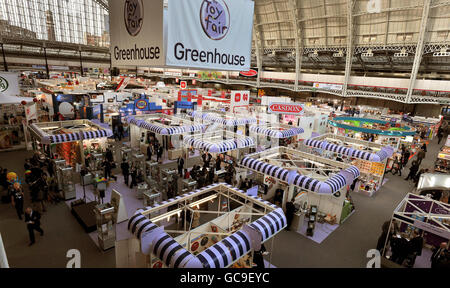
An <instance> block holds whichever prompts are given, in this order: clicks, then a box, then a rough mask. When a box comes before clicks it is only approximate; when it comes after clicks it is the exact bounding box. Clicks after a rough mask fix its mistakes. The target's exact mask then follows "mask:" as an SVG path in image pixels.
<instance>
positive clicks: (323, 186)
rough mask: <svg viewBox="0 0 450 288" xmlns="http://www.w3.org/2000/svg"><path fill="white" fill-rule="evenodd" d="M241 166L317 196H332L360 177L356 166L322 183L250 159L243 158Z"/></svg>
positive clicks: (294, 172)
mask: <svg viewBox="0 0 450 288" xmlns="http://www.w3.org/2000/svg"><path fill="white" fill-rule="evenodd" d="M241 165H242V166H245V167H247V168H250V169H253V170H255V171H258V172H260V173H263V174H266V175H270V176H272V177H275V178H277V179H280V180H282V181H284V182H287V183H288V184H293V185H296V186H298V187H301V188H303V189H306V190H309V191H312V192H316V193H319V194H334V193H336V192H337V191H339V190H340V189H342V188H343V187H344V186H346V185H349V184H351V183H352V182H353V180H355V179H356V178H358V177H359V176H360V174H359V169H358V168H357V167H356V166H350V167H349V168H347V169H344V170H342V171H340V172H339V173H338V174H336V175H334V176H332V177H330V178H329V179H328V180H326V181H325V182H322V181H319V180H316V179H314V178H311V177H308V176H304V175H301V174H299V173H297V172H296V171H294V170H292V171H289V170H287V169H285V168H282V167H278V166H275V165H272V164H269V163H266V162H262V161H259V160H257V159H253V158H250V157H244V158H243V159H242V161H241Z"/></svg>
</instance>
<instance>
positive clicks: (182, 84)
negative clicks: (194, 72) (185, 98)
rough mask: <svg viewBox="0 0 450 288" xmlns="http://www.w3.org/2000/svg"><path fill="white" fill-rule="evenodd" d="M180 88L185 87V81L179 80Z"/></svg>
mask: <svg viewBox="0 0 450 288" xmlns="http://www.w3.org/2000/svg"><path fill="white" fill-rule="evenodd" d="M180 88H181V89H186V88H187V82H186V81H181V82H180Z"/></svg>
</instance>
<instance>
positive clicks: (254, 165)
mask: <svg viewBox="0 0 450 288" xmlns="http://www.w3.org/2000/svg"><path fill="white" fill-rule="evenodd" d="M241 165H243V166H245V167H247V168H250V169H253V170H256V171H258V172H260V173H263V174H266V175H270V176H272V177H275V178H277V179H280V180H282V181H284V182H287V183H288V184H291V183H292V179H293V177H292V172H295V171H289V170H287V169H285V168H281V167H278V166H275V165H272V164H269V163H266V162H262V161H259V160H257V159H253V158H250V157H244V158H243V159H242V160H241Z"/></svg>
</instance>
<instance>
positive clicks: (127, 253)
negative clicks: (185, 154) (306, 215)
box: [116, 184, 286, 268]
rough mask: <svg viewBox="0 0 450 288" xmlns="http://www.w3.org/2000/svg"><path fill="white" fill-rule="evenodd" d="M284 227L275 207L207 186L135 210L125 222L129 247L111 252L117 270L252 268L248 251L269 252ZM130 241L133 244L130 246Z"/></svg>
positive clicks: (217, 186)
mask: <svg viewBox="0 0 450 288" xmlns="http://www.w3.org/2000/svg"><path fill="white" fill-rule="evenodd" d="M187 215H191V217H189V218H190V219H189V218H188V216H187ZM173 218H175V219H177V220H178V221H177V222H175V223H173V222H172V221H171V219H173ZM285 227H286V217H285V215H284V213H283V210H282V209H280V208H278V207H277V206H275V205H273V204H271V203H269V202H267V201H265V200H263V199H261V198H259V197H257V196H254V195H251V194H249V193H246V192H245V191H242V190H238V189H236V188H233V187H231V186H230V185H227V184H213V185H210V186H207V187H205V188H202V189H199V190H195V191H192V192H189V193H186V194H183V195H180V196H177V197H175V198H171V199H169V200H167V201H163V202H161V203H157V204H155V205H153V206H150V207H146V208H144V209H139V210H138V211H137V212H136V213H135V214H134V216H133V217H131V218H130V220H129V222H128V230H129V231H130V233H131V234H132V235H133V236H132V238H131V239H129V240H128V242H129V243H130V244H128V245H123V246H125V247H126V249H118V248H116V255H118V257H119V259H127V260H126V261H124V262H123V263H117V266H118V267H130V266H131V267H141V268H144V267H145V268H252V267H253V253H254V251H259V250H260V249H261V245H262V244H266V245H267V244H268V243H270V245H272V246H273V240H274V237H275V236H276V235H277V234H278V233H279V232H280V231H281V230H283V229H284V228H285ZM136 239H137V241H138V244H137V245H131V243H135V241H136ZM269 240H270V242H269ZM129 247H132V249H129ZM130 258H132V259H131V260H130Z"/></svg>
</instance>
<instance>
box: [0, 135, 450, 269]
mask: <svg viewBox="0 0 450 288" xmlns="http://www.w3.org/2000/svg"><path fill="white" fill-rule="evenodd" d="M441 145H443V143H441ZM439 148H440V146H438V145H437V139H435V140H433V141H431V142H430V145H429V146H428V153H427V155H426V158H425V159H424V161H423V162H422V165H421V168H432V167H433V165H434V161H435V159H436V155H437V153H438V151H439ZM30 156H31V153H30V152H25V151H15V152H6V153H0V163H2V165H1V166H3V167H5V168H8V170H9V171H15V172H17V173H18V174H19V175H23V173H24V169H23V163H24V160H25V158H27V157H30ZM409 162H410V163H411V160H410V161H409ZM410 163H409V165H410ZM173 164H175V163H173ZM173 164H172V165H173ZM409 165H408V167H407V168H405V169H404V170H403V173H402V176H401V177H400V176H393V175H391V174H387V178H389V181H388V182H387V183H386V184H385V185H384V186H383V187H382V188H381V189H380V191H378V192H377V193H376V194H375V195H374V196H373V197H367V196H365V195H362V194H358V193H353V194H352V198H353V201H354V203H355V207H356V211H355V213H354V214H353V215H352V216H351V217H349V218H348V219H347V220H346V221H345V223H344V224H343V225H340V226H339V227H338V228H337V229H336V230H335V231H334V232H333V233H331V234H330V235H329V236H328V237H327V238H326V239H325V240H323V242H322V243H321V244H318V243H316V242H314V241H312V240H310V239H308V238H306V237H304V236H302V235H300V234H298V233H295V232H287V231H283V232H281V233H279V234H278V236H277V237H276V238H275V241H274V246H273V248H272V247H271V245H270V244H268V245H266V248H267V250H269V251H271V250H272V249H273V251H272V252H273V253H272V265H274V266H275V267H317V268H319V267H365V266H366V263H367V260H368V259H367V258H366V253H367V251H368V250H370V249H374V248H375V246H376V242H377V239H378V237H379V235H380V233H381V226H382V224H383V223H384V222H385V221H387V220H389V219H390V217H391V216H392V212H393V210H394V208H395V206H396V205H397V204H398V203H399V202H400V201H401V200H402V199H403V198H404V196H405V195H406V193H408V192H410V191H411V189H412V188H413V183H412V182H407V181H405V180H403V179H404V178H405V177H406V175H407V173H408V172H409V169H408V168H409ZM118 180H119V181H122V178H121V177H119V179H118ZM25 194H26V197H27V199H26V204H27V203H29V199H28V194H29V193H25ZM26 204H25V205H26ZM42 228H43V229H44V231H45V235H44V236H43V237H40V236H36V244H35V245H33V246H31V247H28V233H27V230H26V225H25V223H24V222H23V221H19V220H18V219H17V216H16V213H15V210H14V209H13V208H12V207H11V206H10V205H6V204H0V232H1V234H2V237H3V241H4V244H5V249H6V253H7V256H8V260H9V264H10V266H11V267H55V268H63V267H65V266H66V263H67V261H68V259H67V258H66V253H67V251H68V250H69V249H78V250H80V251H81V265H82V267H85V268H88V267H106V268H109V267H115V253H114V249H111V250H108V251H106V252H100V250H99V249H98V248H97V246H96V245H95V243H94V241H92V239H91V238H90V237H89V235H88V234H86V233H85V232H84V230H83V228H82V227H81V226H80V224H79V223H78V222H77V221H76V219H75V218H74V217H73V216H72V214H71V213H70V210H69V209H68V207H67V205H65V204H64V203H63V202H61V203H59V204H49V205H48V206H47V212H45V213H44V215H43V217H42ZM424 251H425V249H424ZM424 254H425V253H424ZM422 262H424V263H422ZM425 262H426V259H425V258H424V260H423V261H421V264H420V266H422V265H425V264H426V263H425Z"/></svg>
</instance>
